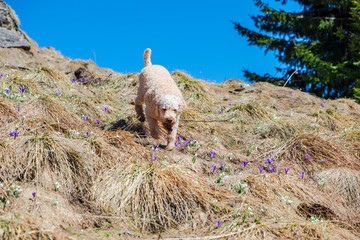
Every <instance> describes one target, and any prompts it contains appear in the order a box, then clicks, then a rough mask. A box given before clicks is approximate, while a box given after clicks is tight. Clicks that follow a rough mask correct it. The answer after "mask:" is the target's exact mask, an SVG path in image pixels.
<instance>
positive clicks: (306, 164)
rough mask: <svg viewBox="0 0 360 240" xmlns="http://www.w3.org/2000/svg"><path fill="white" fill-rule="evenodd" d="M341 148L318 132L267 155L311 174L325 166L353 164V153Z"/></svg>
mask: <svg viewBox="0 0 360 240" xmlns="http://www.w3.org/2000/svg"><path fill="white" fill-rule="evenodd" d="M340 149H341V147H339V146H338V145H337V144H336V143H335V142H334V141H332V140H331V139H327V140H325V139H323V138H321V137H320V136H319V135H317V134H303V135H299V136H297V137H295V138H293V139H292V140H291V141H289V142H287V143H285V144H283V145H282V146H280V147H278V148H276V149H275V150H271V151H269V152H267V153H265V155H266V156H267V157H274V158H275V159H278V160H283V161H285V162H286V163H287V164H288V165H289V164H290V165H289V166H292V168H294V169H295V170H296V171H306V172H307V174H309V173H311V172H313V171H314V170H315V169H321V168H323V167H327V168H328V167H335V166H336V167H339V166H353V165H354V164H355V163H356V161H355V159H354V158H353V157H352V155H351V154H350V153H348V152H346V151H344V150H340ZM307 157H308V159H306V158H307Z"/></svg>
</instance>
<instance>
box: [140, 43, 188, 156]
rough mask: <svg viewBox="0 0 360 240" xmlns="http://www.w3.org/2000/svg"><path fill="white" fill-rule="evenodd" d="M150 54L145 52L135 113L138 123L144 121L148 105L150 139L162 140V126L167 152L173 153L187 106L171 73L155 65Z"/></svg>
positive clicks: (147, 115)
mask: <svg viewBox="0 0 360 240" xmlns="http://www.w3.org/2000/svg"><path fill="white" fill-rule="evenodd" d="M150 55H151V49H150V48H148V49H146V50H145V52H144V62H145V67H144V68H143V69H142V70H141V73H140V76H139V89H138V95H137V97H136V99H135V110H136V113H137V116H138V118H139V120H140V121H141V122H144V121H145V116H144V112H143V107H142V105H143V103H145V105H146V108H145V115H146V119H147V121H148V124H149V128H150V132H151V136H152V137H153V138H155V139H159V138H160V130H159V122H160V123H162V125H163V126H164V128H165V129H166V130H167V131H168V135H167V147H166V149H167V150H170V149H173V148H174V146H175V140H176V133H177V129H178V127H179V119H180V115H181V113H182V112H183V111H184V110H185V108H186V103H185V101H184V99H183V97H182V94H181V92H180V90H179V88H178V87H177V86H176V83H175V81H174V80H173V79H172V77H171V76H170V73H169V72H168V71H167V70H166V69H165V68H164V67H163V66H160V65H152V64H151V60H150Z"/></svg>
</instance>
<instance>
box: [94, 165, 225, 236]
mask: <svg viewBox="0 0 360 240" xmlns="http://www.w3.org/2000/svg"><path fill="white" fill-rule="evenodd" d="M226 196H230V195H229V194H227V193H226V192H224V191H222V190H218V191H216V190H215V189H214V188H213V187H212V186H211V185H210V184H209V183H207V181H205V180H204V179H202V178H201V177H199V176H197V175H196V174H194V173H192V172H189V171H186V170H185V169H182V168H181V167H179V166H176V165H173V166H165V167H157V166H155V165H150V166H138V165H136V164H130V165H129V166H127V167H126V168H125V169H124V170H121V171H119V170H118V167H117V168H114V169H112V170H110V171H109V172H107V173H106V174H105V175H104V176H103V177H102V178H101V179H99V180H98V181H97V182H96V183H95V186H94V199H95V201H96V202H97V203H98V205H99V206H101V207H102V208H104V209H105V211H107V212H113V213H115V214H116V215H120V216H128V217H130V218H131V220H132V222H133V224H134V225H135V226H137V227H141V228H142V229H146V230H150V231H162V230H164V229H167V228H170V227H174V226H178V225H179V224H181V223H184V222H185V221H189V220H192V219H193V218H194V213H195V212H196V211H197V210H201V211H203V212H207V213H211V212H213V211H214V209H213V207H212V206H211V204H210V203H211V201H213V200H214V199H215V198H219V199H220V198H222V199H223V198H226Z"/></svg>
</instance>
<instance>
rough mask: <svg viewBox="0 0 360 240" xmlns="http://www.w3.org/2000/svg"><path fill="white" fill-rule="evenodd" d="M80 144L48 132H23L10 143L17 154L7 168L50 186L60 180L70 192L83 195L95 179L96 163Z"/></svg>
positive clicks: (28, 179) (16, 173)
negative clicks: (24, 133)
mask: <svg viewBox="0 0 360 240" xmlns="http://www.w3.org/2000/svg"><path fill="white" fill-rule="evenodd" d="M78 144H79V142H77V143H76V141H74V140H70V139H66V138H62V137H57V136H56V135H55V134H49V133H46V132H45V133H38V134H36V135H30V136H19V137H18V138H17V141H14V142H12V143H11V145H10V147H11V148H12V149H14V150H13V151H14V156H12V157H11V159H10V160H11V162H10V163H9V162H8V163H7V166H8V168H9V169H7V171H8V172H11V173H12V176H13V178H15V179H21V180H22V181H34V182H35V183H36V184H40V185H42V186H44V187H46V188H47V189H54V184H55V182H59V183H60V184H61V185H62V186H63V188H62V191H63V192H64V193H66V194H67V195H69V196H71V195H72V196H73V197H79V196H83V195H85V194H86V193H88V191H89V186H90V185H91V183H92V181H93V175H94V173H93V165H94V163H93V162H92V159H91V157H90V156H89V154H87V155H84V153H83V152H82V150H81V146H79V145H78ZM8 177H11V176H8Z"/></svg>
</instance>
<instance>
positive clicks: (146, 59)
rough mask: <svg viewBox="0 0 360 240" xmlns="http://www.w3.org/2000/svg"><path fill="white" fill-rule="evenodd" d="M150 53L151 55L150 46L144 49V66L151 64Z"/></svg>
mask: <svg viewBox="0 0 360 240" xmlns="http://www.w3.org/2000/svg"><path fill="white" fill-rule="evenodd" d="M150 55H151V49H150V48H147V49H146V50H145V52H144V62H145V67H147V66H151V60H150Z"/></svg>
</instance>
